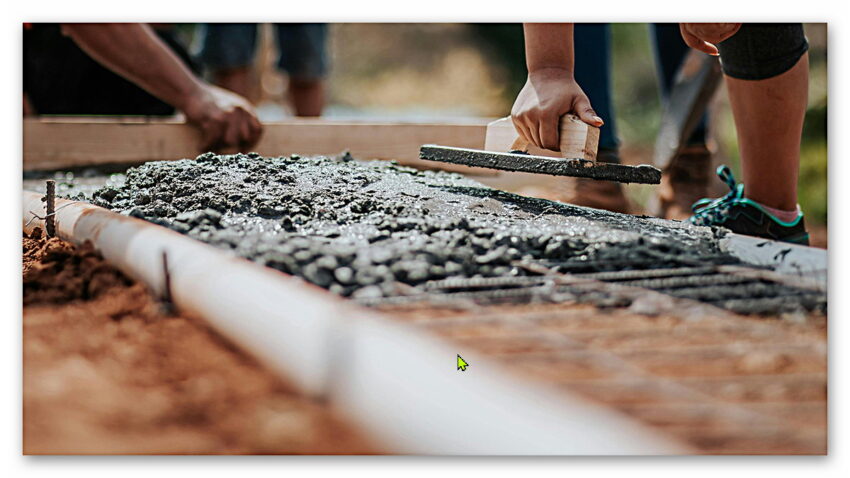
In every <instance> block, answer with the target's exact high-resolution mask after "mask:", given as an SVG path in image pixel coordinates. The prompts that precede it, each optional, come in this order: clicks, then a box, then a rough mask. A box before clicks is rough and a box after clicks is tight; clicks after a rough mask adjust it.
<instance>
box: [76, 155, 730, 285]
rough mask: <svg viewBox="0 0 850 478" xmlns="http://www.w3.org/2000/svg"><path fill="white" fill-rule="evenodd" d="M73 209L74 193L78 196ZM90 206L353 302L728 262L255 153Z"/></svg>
mask: <svg viewBox="0 0 850 478" xmlns="http://www.w3.org/2000/svg"><path fill="white" fill-rule="evenodd" d="M79 198H80V199H83V198H84V197H83V196H80V197H79ZM90 199H91V201H92V202H93V203H95V204H97V205H100V206H104V207H107V208H110V209H113V210H116V211H120V212H122V213H124V214H129V215H132V216H136V217H140V218H144V219H147V220H149V221H152V222H155V223H158V224H161V225H164V226H166V227H169V228H171V229H174V230H176V231H178V232H181V233H184V234H187V235H189V236H191V237H194V238H197V239H199V240H201V241H204V242H207V243H210V244H213V245H216V246H218V247H222V248H226V249H230V250H232V251H234V252H235V253H236V254H238V255H240V256H242V257H246V258H249V259H251V260H254V261H257V262H259V263H262V264H265V265H267V266H269V267H273V268H275V269H279V270H281V271H283V272H286V273H289V274H293V275H297V276H300V277H303V278H304V279H306V280H308V281H310V282H312V283H314V284H316V285H319V286H321V287H324V288H327V289H329V290H330V291H332V292H334V293H337V294H340V295H343V296H350V297H354V298H358V299H373V298H379V297H386V296H395V295H400V294H408V293H411V292H420V291H424V287H423V284H424V283H426V282H427V281H431V280H438V279H446V278H460V279H463V278H475V277H510V276H522V275H529V274H531V273H530V272H528V269H527V268H525V267H522V266H521V264H522V263H525V264H536V265H543V266H546V267H554V268H556V269H561V270H564V271H565V272H566V271H581V272H588V271H590V272H594V271H605V270H629V269H651V268H658V267H676V266H680V265H682V264H692V263H704V264H721V263H723V264H728V263H736V262H738V261H736V260H735V259H733V258H732V257H730V256H727V255H725V254H722V253H721V252H720V250H719V248H718V241H717V239H718V237H719V236H720V235H722V234H723V233H722V232H721V231H720V230H717V229H709V228H704V227H694V226H690V225H687V224H682V223H675V222H670V221H662V220H659V219H654V218H648V217H636V216H629V215H622V214H615V213H609V212H605V211H599V210H594V209H588V208H581V207H575V206H570V205H566V204H561V203H556V202H552V201H547V200H542V199H534V198H527V197H523V196H518V195H515V194H510V193H506V192H503V191H498V190H493V189H490V188H488V187H485V186H483V185H481V184H479V183H477V182H475V181H473V180H470V179H467V178H464V177H463V176H461V175H458V174H454V173H446V172H434V171H419V170H415V169H411V168H406V167H401V166H398V165H397V164H393V163H390V162H385V161H373V162H361V161H357V160H354V159H353V158H351V157H350V156H349V155H343V156H341V157H338V158H326V157H311V158H301V157H298V156H292V157H281V158H263V157H260V156H259V155H256V154H248V155H242V154H240V155H230V156H219V155H215V154H211V153H207V154H204V155H202V156H199V157H198V158H197V159H195V160H180V161H172V162H153V163H147V164H144V165H142V166H140V167H138V168H132V169H130V170H129V171H128V172H127V175H126V180H125V181H123V183H122V182H121V181H113V185H111V186H107V187H104V188H101V189H99V190H97V191H96V192H95V193H94V194H93V195H92V196H91V197H90Z"/></svg>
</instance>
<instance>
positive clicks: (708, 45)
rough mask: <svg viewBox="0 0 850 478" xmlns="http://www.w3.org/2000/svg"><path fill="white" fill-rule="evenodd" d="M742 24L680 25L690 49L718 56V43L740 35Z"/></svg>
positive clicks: (683, 37)
mask: <svg viewBox="0 0 850 478" xmlns="http://www.w3.org/2000/svg"><path fill="white" fill-rule="evenodd" d="M740 29H741V24H740V23H680V24H679V31H680V32H682V39H683V40H685V43H687V44H688V46H689V47H691V48H693V49H695V50H699V51H701V52H703V53H708V54H709V55H713V56H717V55H719V54H720V52H719V51H718V50H717V46H715V45H717V44H718V43H720V42H722V41H723V40H726V39H727V38H729V37H731V36H732V35H734V34H736V33H738V30H740Z"/></svg>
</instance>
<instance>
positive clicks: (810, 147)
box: [25, 23, 827, 247]
mask: <svg viewBox="0 0 850 478" xmlns="http://www.w3.org/2000/svg"><path fill="white" fill-rule="evenodd" d="M155 28H157V30H158V31H161V32H165V33H166V34H168V36H169V45H171V46H172V47H179V48H177V49H178V50H182V51H183V53H182V54H181V57H182V58H183V59H184V61H187V62H190V63H194V64H193V65H191V66H192V69H193V70H195V72H196V73H199V74H202V75H204V76H205V77H206V78H207V79H208V80H210V81H212V82H215V83H217V84H220V85H222V86H226V87H229V86H228V85H227V84H223V81H224V82H225V83H227V82H228V81H229V82H230V83H229V84H230V85H231V86H232V87H231V89H233V90H234V91H237V92H238V93H240V94H243V95H245V96H246V97H248V98H249V99H250V100H251V101H253V102H254V103H255V104H256V105H257V108H258V112H259V115H260V118H261V119H262V120H264V121H275V120H282V119H285V118H287V117H292V116H295V113H296V109H297V108H299V105H297V104H296V103H297V102H294V101H292V100H293V99H294V98H296V97H298V96H299V92H298V91H296V90H297V89H298V88H301V91H300V96H301V97H302V98H306V100H307V101H306V102H305V103H303V104H301V105H300V110H299V115H307V116H311V115H317V114H321V115H322V116H324V117H326V118H333V119H367V118H372V119H379V120H381V121H394V120H402V121H403V120H419V121H432V122H439V121H451V122H462V121H463V120H464V119H466V118H473V117H475V118H481V117H485V118H498V117H503V116H506V115H508V114H509V113H510V109H511V105H512V103H513V100H514V98H515V97H516V95H517V93H518V92H519V91H520V89H521V88H522V85H523V83H524V81H525V77H526V69H525V55H524V45H523V35H522V26H521V25H520V24H495V23H490V24H461V23H426V24H411V23H407V24H399V23H392V24H374V23H338V24H330V25H327V27H326V29H324V28H325V27H321V28H322V31H321V32H320V33H318V34H317V37H320V38H321V40H319V43H316V40H309V38H310V37H311V34H309V33H308V34H305V33H303V32H302V33H301V34H297V33H291V32H290V34H289V36H288V37H287V38H286V41H282V42H278V41H276V38H278V37H279V35H278V33H279V32H280V30H277V29H276V27H275V26H274V25H272V24H260V25H258V26H257V27H256V28H255V30H254V31H255V32H256V33H255V34H248V35H247V36H246V35H245V34H242V35H236V36H235V37H234V36H229V37H228V36H225V35H222V36H221V37H220V38H219V40H218V54H219V55H221V54H225V53H228V50H233V49H234V48H236V47H234V44H235V43H238V42H239V41H241V42H243V43H244V42H246V38H249V39H252V40H250V41H249V43H247V44H248V47H247V49H248V50H247V51H249V52H250V53H248V54H249V55H250V56H252V57H253V59H251V61H250V66H248V67H246V68H248V69H249V70H250V71H249V72H247V73H246V72H244V71H242V72H237V73H239V74H236V75H233V74H231V73H233V72H232V71H231V72H229V73H228V71H225V70H221V69H219V70H215V69H214V68H213V67H211V62H210V58H209V57H208V56H205V54H204V53H205V52H204V48H205V45H208V44H209V38H210V36H209V32H210V30H208V27H207V26H205V25H203V24H158V25H155ZM252 28H254V27H252ZM296 28H303V26H301V27H298V26H296ZM805 30H806V35H807V37H808V40H809V44H810V50H809V55H810V81H809V106H808V111H807V114H806V122H805V127H804V134H803V144H802V161H801V171H800V181H799V201H800V204H801V206H802V208H803V211H804V212H805V214H806V216H807V218H806V220H807V224H808V226H809V229H810V233H811V235H812V244H813V245H818V246H821V247H825V246H826V245H827V239H826V237H827V234H826V231H827V133H826V128H827V125H826V123H827V121H826V118H827V60H826V58H827V26H826V24H823V23H819V24H806V25H805ZM56 31H57V32H58V27H57V30H56ZM313 33H316V32H313ZM299 35H300V36H299ZM172 36H173V39H172V38H171V37H172ZM240 38H241V40H240ZM298 38H302V40H303V39H304V38H307V40H303V41H304V43H298V41H299V40H298ZM611 40H612V57H613V59H612V70H613V75H612V76H613V97H614V109H615V112H616V116H617V126H618V133H619V137H620V141H621V145H620V156H621V157H622V159H623V161H624V162H626V163H630V164H639V163H650V162H651V158H652V152H653V146H654V143H655V136H656V134H657V131H658V128H659V124H660V113H661V101H660V92H659V87H658V81H657V78H656V66H655V58H654V55H653V52H652V46H651V41H650V26H649V25H648V24H645V23H620V24H612V26H611ZM65 41H66V42H69V43H70V40H65ZM311 42H312V43H311ZM287 44H289V45H294V46H290V47H288V48H290V49H291V50H292V51H311V48H312V51H313V53H312V54H307V55H306V56H305V57H310V56H311V55H312V56H313V57H317V56H320V55H318V54H317V53H316V52H317V51H320V50H326V51H327V56H326V57H324V58H323V60H324V61H323V62H322V66H321V67H318V68H320V69H321V70H322V71H321V72H320V73H317V71H318V70H316V68H317V66H316V64H315V62H314V63H313V64H309V63H310V62H309V61H307V62H306V63H303V64H301V66H300V67H299V68H301V69H302V70H303V71H306V72H308V73H309V74H308V77H309V76H310V75H312V76H313V79H314V80H316V79H317V81H318V82H319V83H321V87H320V88H319V90H320V91H319V90H315V91H314V90H311V88H315V84H313V83H311V82H310V81H307V82H306V83H305V82H304V81H301V80H298V79H296V78H287V76H286V75H287V73H285V71H284V70H282V69H281V68H279V67H278V57H279V47H278V45H281V46H282V48H283V49H286V48H287ZM317 44H319V45H321V46H315V45H317ZM237 46H238V45H237ZM241 48H242V50H243V51H244V50H245V47H244V46H243V47H241ZM237 49H238V48H237ZM292 51H290V52H288V53H285V54H284V56H287V55H289V56H290V58H289V60H288V61H289V62H290V63H291V64H292V65H299V61H302V62H303V61H304V58H298V57H299V56H304V55H299V54H298V53H292ZM25 53H26V52H25ZM230 53H232V51H230ZM55 55H56V54H54V56H55ZM80 55H82V53H80ZM58 59H59V58H54V59H53V61H54V62H58V61H57V60H58ZM218 60H221V58H220V57H219V58H218ZM86 61H91V60H86ZM305 65H306V66H305ZM217 75H218V76H217ZM222 75H223V76H222ZM228 75H230V77H229V79H228ZM52 76H55V75H46V76H45V75H42V77H44V78H50V77H52ZM308 80H309V78H308ZM48 90H49V89H48ZM311 91H312V94H316V95H318V96H316V97H312V96H311ZM99 96H100V95H95V97H99ZM310 98H313V99H312V100H311V99H310ZM311 101H312V102H313V103H314V104H311ZM317 105H318V106H317ZM27 106H28V104H27V102H26V101H25V111H26V110H27ZM162 106H164V107H166V109H167V108H168V107H167V105H162ZM36 111H37V112H38V108H36ZM710 111H711V124H710V127H709V136H710V145H711V146H712V147H713V149H714V151H715V153H716V154H715V156H716V157H715V163H724V164H728V165H730V166H731V167H732V169H733V171H734V172H735V173H736V175H738V176H739V177H740V167H739V157H738V150H737V140H736V136H735V126H734V122H733V120H732V112H731V109H730V106H729V100H728V97H727V95H726V91H725V88H722V87H721V88H720V90H719V91H718V93H717V95H716V96H715V97H714V100H713V101H712V104H711V106H710ZM41 113H43V114H51V113H50V112H48V111H41ZM54 114H59V113H54ZM66 114H67V112H66ZM98 114H109V113H104V112H100V113H98ZM149 114H151V113H149ZM152 114H163V113H152ZM169 114H170V113H169ZM517 181H520V180H517ZM521 181H524V183H525V184H521V185H519V186H517V184H512V185H506V189H511V190H514V191H517V192H520V193H523V194H530V195H538V196H542V197H545V196H546V193H545V191H543V192H541V191H542V190H543V189H545V188H546V187H548V186H547V184H551V182H552V181H551V178H549V179H547V178H540V177H539V176H531V175H527V176H526V177H524V178H522V179H521ZM509 186H510V187H509ZM500 187H501V185H500ZM535 187H536V188H537V189H535ZM653 191H654V189H653V187H652V186H640V185H629V186H627V194H628V195H629V197H630V199H631V200H632V202H633V204H635V205H636V206H637V207H638V212H640V211H641V210H642V208H643V207H645V206H646V203H647V201H648V200H649V198H650V196H651V195H652V194H653ZM724 192H725V191H723V192H720V194H723V193H724Z"/></svg>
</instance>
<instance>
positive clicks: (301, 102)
mask: <svg viewBox="0 0 850 478" xmlns="http://www.w3.org/2000/svg"><path fill="white" fill-rule="evenodd" d="M289 97H290V101H292V106H293V107H294V108H295V115H296V116H321V114H322V110H323V109H324V108H325V84H324V81H323V80H297V79H294V78H290V79H289Z"/></svg>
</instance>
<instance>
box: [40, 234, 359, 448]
mask: <svg viewBox="0 0 850 478" xmlns="http://www.w3.org/2000/svg"><path fill="white" fill-rule="evenodd" d="M23 261H24V271H25V272H24V274H25V280H24V283H25V287H24V303H25V304H27V305H25V307H24V314H23V358H24V375H23V386H24V396H23V412H24V413H23V425H24V437H23V438H24V442H23V444H24V453H27V454H45V453H49V454H54V453H62V454H66V453H70V454H75V453H96V454H103V453H106V454H108V453H166V454H172V453H275V454H279V453H282V454H291V453H297V454H301V453H311V454H313V453H315V454H328V453H331V454H335V453H368V452H370V451H372V450H374V448H372V447H371V445H369V444H368V442H367V441H366V440H365V439H364V438H363V437H362V436H361V435H360V434H358V433H357V432H356V431H354V430H353V429H352V428H350V427H349V426H347V425H346V424H344V423H343V422H341V421H340V420H339V419H338V418H336V417H335V416H334V415H333V414H332V413H331V412H330V411H329V410H328V408H327V407H326V406H324V405H322V404H321V403H318V402H315V401H312V400H310V399H307V398H305V397H303V396H300V395H298V394H297V393H296V392H295V391H294V390H293V389H292V388H291V387H290V386H289V385H288V384H287V383H285V382H284V381H282V380H280V379H279V378H277V377H276V376H275V375H273V374H272V373H270V372H269V371H267V370H266V369H265V368H264V367H262V366H261V365H260V364H258V363H257V362H256V361H254V360H253V359H252V358H251V357H250V356H247V355H245V354H244V353H242V352H241V351H240V350H238V349H236V348H235V347H234V346H232V345H231V344H230V343H229V342H228V341H227V340H225V339H223V338H222V337H220V336H218V335H217V334H216V333H215V332H214V331H212V330H210V329H209V328H208V327H206V326H205V325H204V324H203V323H202V322H200V321H198V320H195V319H193V318H191V317H181V316H169V315H165V314H163V310H162V306H161V304H160V303H159V302H157V301H156V300H155V299H154V298H153V297H151V295H150V294H149V293H148V292H147V291H146V290H145V288H144V287H143V286H142V285H141V284H138V283H134V282H133V281H131V280H129V279H128V278H126V277H125V276H123V275H121V273H120V272H118V271H117V270H115V269H114V268H112V267H111V266H110V265H108V264H107V263H105V262H104V261H103V259H101V258H100V257H99V256H97V254H95V253H94V252H93V251H92V250H91V248H90V247H82V248H75V247H73V246H72V245H70V244H67V243H65V242H62V241H60V240H58V239H44V238H42V237H40V236H38V235H37V234H36V235H35V236H31V237H25V238H24V254H23Z"/></svg>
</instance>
